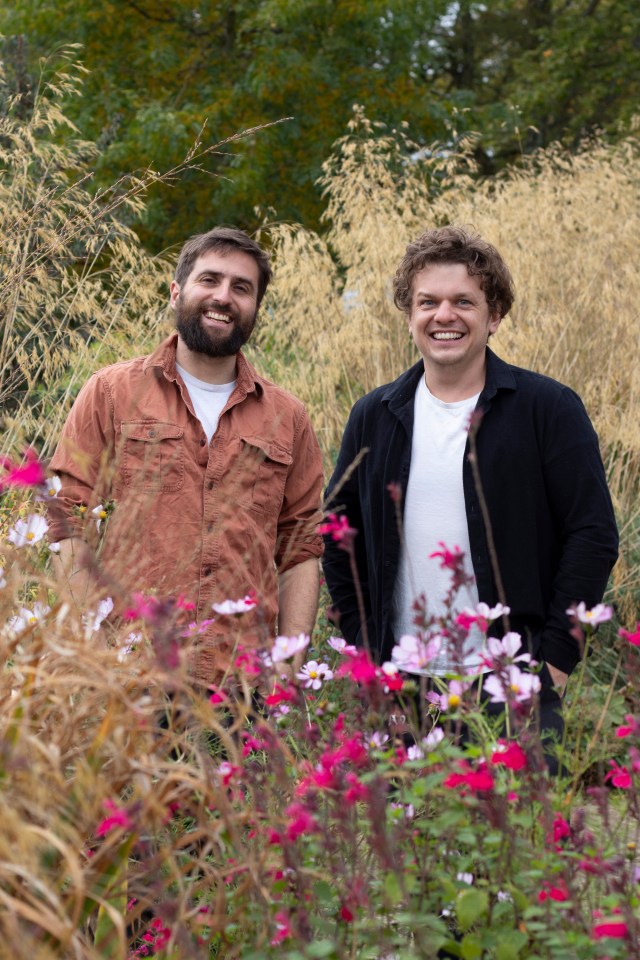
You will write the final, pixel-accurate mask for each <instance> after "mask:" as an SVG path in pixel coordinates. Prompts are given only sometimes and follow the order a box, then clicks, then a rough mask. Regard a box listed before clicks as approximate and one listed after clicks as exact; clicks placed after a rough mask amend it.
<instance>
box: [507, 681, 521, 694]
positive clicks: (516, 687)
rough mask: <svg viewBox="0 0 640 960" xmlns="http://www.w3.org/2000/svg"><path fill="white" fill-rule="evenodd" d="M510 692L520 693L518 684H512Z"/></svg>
mask: <svg viewBox="0 0 640 960" xmlns="http://www.w3.org/2000/svg"><path fill="white" fill-rule="evenodd" d="M509 690H511V692H512V693H518V690H519V687H518V684H517V683H512V684H511V686H510V687H509Z"/></svg>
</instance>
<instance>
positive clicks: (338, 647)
mask: <svg viewBox="0 0 640 960" xmlns="http://www.w3.org/2000/svg"><path fill="white" fill-rule="evenodd" d="M327 643H328V644H329V646H330V647H331V649H332V650H335V651H336V652H337V653H341V654H342V655H343V656H345V657H353V656H355V654H356V653H357V652H358V648H357V647H354V645H353V644H352V643H347V641H346V640H344V639H343V638H342V637H329V639H328V640H327Z"/></svg>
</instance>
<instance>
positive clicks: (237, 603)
mask: <svg viewBox="0 0 640 960" xmlns="http://www.w3.org/2000/svg"><path fill="white" fill-rule="evenodd" d="M257 603H258V601H257V600H256V598H255V597H254V596H251V594H247V596H246V597H241V598H240V599H239V600H223V601H222V602H221V603H212V604H211V606H212V607H213V609H214V610H215V612H216V613H220V614H223V615H225V616H230V615H231V614H234V613H246V612H247V611H248V610H253V608H254V607H255V606H256V605H257Z"/></svg>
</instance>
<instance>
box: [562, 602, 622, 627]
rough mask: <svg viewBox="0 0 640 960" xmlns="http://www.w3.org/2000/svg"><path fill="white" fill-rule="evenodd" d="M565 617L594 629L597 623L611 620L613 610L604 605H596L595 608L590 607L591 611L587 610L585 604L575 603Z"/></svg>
mask: <svg viewBox="0 0 640 960" xmlns="http://www.w3.org/2000/svg"><path fill="white" fill-rule="evenodd" d="M567 616H569V617H573V618H574V619H575V620H578V621H579V622H580V623H586V624H588V625H589V626H591V627H595V626H596V625H597V624H599V623H606V622H607V620H611V617H612V616H613V608H612V607H609V606H607V605H606V604H604V603H598V604H596V606H595V607H592V608H591V610H587V606H586V604H585V603H576V604H574V606H572V607H569V609H568V610H567Z"/></svg>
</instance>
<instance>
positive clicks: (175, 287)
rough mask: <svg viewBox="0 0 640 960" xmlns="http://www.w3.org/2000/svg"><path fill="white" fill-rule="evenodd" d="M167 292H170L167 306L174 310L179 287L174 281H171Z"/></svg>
mask: <svg viewBox="0 0 640 960" xmlns="http://www.w3.org/2000/svg"><path fill="white" fill-rule="evenodd" d="M169 290H170V291H171V296H170V298H169V306H170V307H171V309H172V310H175V308H176V300H177V299H178V297H179V296H180V286H179V284H177V283H176V281H175V280H172V281H171V286H170V287H169Z"/></svg>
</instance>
